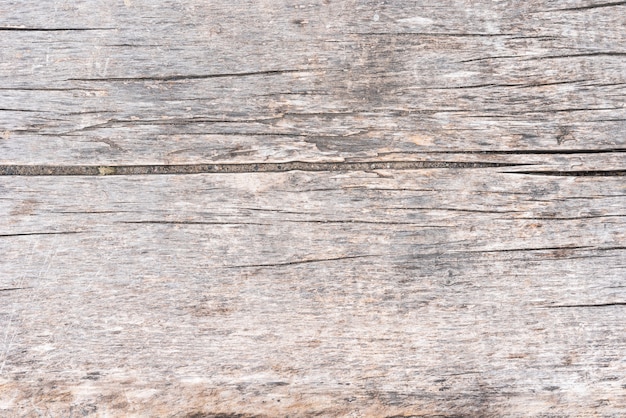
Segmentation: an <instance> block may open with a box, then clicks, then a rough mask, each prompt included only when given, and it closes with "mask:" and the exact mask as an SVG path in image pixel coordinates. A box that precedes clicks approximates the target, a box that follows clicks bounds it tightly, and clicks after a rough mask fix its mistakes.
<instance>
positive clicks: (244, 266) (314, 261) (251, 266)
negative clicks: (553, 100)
mask: <svg viewBox="0 0 626 418" xmlns="http://www.w3.org/2000/svg"><path fill="white" fill-rule="evenodd" d="M366 257H380V256H379V255H375V254H368V255H351V256H345V257H335V258H314V259H309V260H298V261H288V262H286V263H268V264H243V265H239V266H225V268H231V269H236V268H254V267H283V266H294V265H298V264H309V263H325V262H327V261H341V260H352V259H355V258H366Z"/></svg>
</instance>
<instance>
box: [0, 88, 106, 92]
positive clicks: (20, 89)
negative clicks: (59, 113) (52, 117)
mask: <svg viewBox="0 0 626 418" xmlns="http://www.w3.org/2000/svg"><path fill="white" fill-rule="evenodd" d="M0 90H11V91H102V90H100V89H85V88H78V87H76V88H74V87H68V88H60V87H58V88H54V87H52V88H48V87H0Z"/></svg>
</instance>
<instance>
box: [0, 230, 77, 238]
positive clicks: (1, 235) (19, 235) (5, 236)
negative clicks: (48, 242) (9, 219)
mask: <svg viewBox="0 0 626 418" xmlns="http://www.w3.org/2000/svg"><path fill="white" fill-rule="evenodd" d="M80 233H82V231H63V232H23V233H17V234H0V238H8V237H27V236H31V235H69V234H80Z"/></svg>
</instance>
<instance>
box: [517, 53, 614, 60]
mask: <svg viewBox="0 0 626 418" xmlns="http://www.w3.org/2000/svg"><path fill="white" fill-rule="evenodd" d="M624 56H626V52H621V51H604V52H601V51H600V52H583V53H580V54H563V55H543V56H538V57H526V58H524V60H525V61H539V60H549V59H559V58H582V57H624Z"/></svg>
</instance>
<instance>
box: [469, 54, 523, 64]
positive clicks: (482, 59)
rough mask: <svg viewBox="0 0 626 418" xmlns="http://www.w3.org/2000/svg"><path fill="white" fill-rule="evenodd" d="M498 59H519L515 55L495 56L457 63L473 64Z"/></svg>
mask: <svg viewBox="0 0 626 418" xmlns="http://www.w3.org/2000/svg"><path fill="white" fill-rule="evenodd" d="M499 58H520V57H519V56H517V55H496V56H493V57H483V58H472V59H468V60H462V61H459V63H465V62H474V61H486V60H493V59H499Z"/></svg>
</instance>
